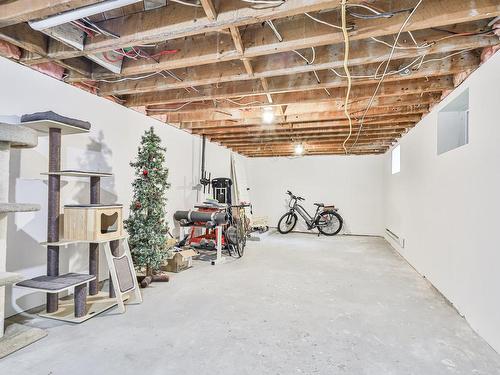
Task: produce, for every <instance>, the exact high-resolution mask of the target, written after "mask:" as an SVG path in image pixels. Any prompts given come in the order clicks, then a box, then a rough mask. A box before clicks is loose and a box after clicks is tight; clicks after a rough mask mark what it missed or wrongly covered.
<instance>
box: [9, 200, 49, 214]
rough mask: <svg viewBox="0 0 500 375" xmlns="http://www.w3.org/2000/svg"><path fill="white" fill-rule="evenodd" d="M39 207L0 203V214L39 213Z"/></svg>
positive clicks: (28, 204) (26, 204) (25, 204)
mask: <svg viewBox="0 0 500 375" xmlns="http://www.w3.org/2000/svg"><path fill="white" fill-rule="evenodd" d="M39 210H40V205H38V204H31V203H0V214H2V213H10V212H32V211H39Z"/></svg>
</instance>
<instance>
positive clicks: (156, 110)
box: [146, 101, 193, 112]
mask: <svg viewBox="0 0 500 375" xmlns="http://www.w3.org/2000/svg"><path fill="white" fill-rule="evenodd" d="M192 102H193V101H190V102H186V103H184V104H182V105H181V106H179V107H177V108H171V109H170V108H160V109H156V108H151V109H146V111H148V112H176V111H179V110H181V109H182V108H184V107H185V106H187V105H189V104H191V103H192Z"/></svg>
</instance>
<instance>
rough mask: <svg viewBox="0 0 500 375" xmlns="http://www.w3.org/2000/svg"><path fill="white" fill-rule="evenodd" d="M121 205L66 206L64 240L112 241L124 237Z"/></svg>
mask: <svg viewBox="0 0 500 375" xmlns="http://www.w3.org/2000/svg"><path fill="white" fill-rule="evenodd" d="M122 210H123V206H122V205H121V204H114V205H107V204H76V205H66V206H64V239H65V240H67V241H90V242H92V241H96V242H102V241H111V240H114V239H118V238H121V237H123V234H124V230H123V219H122Z"/></svg>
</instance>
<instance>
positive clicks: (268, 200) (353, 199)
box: [245, 155, 384, 235]
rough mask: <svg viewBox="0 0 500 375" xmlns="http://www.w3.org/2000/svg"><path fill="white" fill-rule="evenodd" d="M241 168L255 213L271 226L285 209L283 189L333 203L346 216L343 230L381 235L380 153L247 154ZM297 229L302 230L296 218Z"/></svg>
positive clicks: (308, 199)
mask: <svg viewBox="0 0 500 375" xmlns="http://www.w3.org/2000/svg"><path fill="white" fill-rule="evenodd" d="M245 161H246V169H247V175H248V182H249V186H250V196H251V200H252V203H253V205H254V210H253V211H254V215H255V216H267V217H268V218H269V225H270V226H277V224H278V220H279V218H280V217H281V215H283V214H284V213H285V212H286V211H287V209H288V195H286V194H285V193H286V191H287V190H291V191H292V192H293V193H294V194H296V195H300V196H302V197H304V198H306V201H305V202H302V204H303V206H304V207H305V208H306V209H307V210H308V211H310V212H311V213H314V211H315V208H316V207H315V206H314V205H313V203H315V202H324V203H327V204H330V203H333V204H335V206H337V207H338V208H339V209H340V211H339V212H340V214H341V215H342V217H343V218H344V220H345V230H344V232H345V233H352V234H372V235H380V234H381V233H382V231H383V225H382V217H383V213H382V209H383V207H382V183H383V174H382V170H383V162H384V159H383V156H382V155H381V156H348V157H346V156H304V157H298V158H247V159H246V160H245ZM296 230H300V231H305V230H307V228H306V226H305V224H304V222H303V221H302V220H300V221H299V224H298V225H297V227H296Z"/></svg>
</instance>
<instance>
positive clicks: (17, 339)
mask: <svg viewBox="0 0 500 375" xmlns="http://www.w3.org/2000/svg"><path fill="white" fill-rule="evenodd" d="M37 144H38V138H37V135H36V132H35V131H33V130H31V129H28V128H26V127H23V126H21V125H11V124H3V123H0V358H3V357H5V356H7V355H9V354H11V353H13V352H15V351H16V350H19V349H21V348H23V347H25V346H27V345H29V344H32V343H33V342H35V341H37V340H40V339H41V338H43V337H45V336H46V335H47V332H45V331H44V330H42V329H39V328H34V327H28V326H24V325H21V324H17V323H14V324H10V325H9V326H7V327H5V330H4V316H5V315H4V314H5V287H6V286H8V285H11V284H14V283H15V282H18V281H20V280H21V279H22V277H21V275H19V274H17V273H13V272H6V261H7V216H8V214H9V213H15V212H30V211H38V210H39V209H40V207H39V206H38V205H36V204H20V203H8V198H9V160H10V149H11V148H30V147H35V146H36V145H37Z"/></svg>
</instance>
